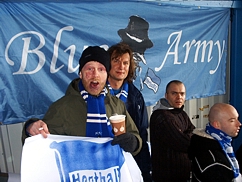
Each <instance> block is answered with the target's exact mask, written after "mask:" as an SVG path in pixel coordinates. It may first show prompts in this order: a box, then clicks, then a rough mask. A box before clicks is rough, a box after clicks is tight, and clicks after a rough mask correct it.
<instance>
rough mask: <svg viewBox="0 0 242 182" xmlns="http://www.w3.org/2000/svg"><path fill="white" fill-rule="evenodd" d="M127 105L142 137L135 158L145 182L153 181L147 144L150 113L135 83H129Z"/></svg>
mask: <svg viewBox="0 0 242 182" xmlns="http://www.w3.org/2000/svg"><path fill="white" fill-rule="evenodd" d="M125 105H126V108H127V110H128V112H129V114H130V116H131V118H132V119H133V121H134V123H135V125H136V127H137V128H138V130H139V134H140V137H141V139H142V148H141V151H140V152H139V153H138V154H137V155H136V156H135V157H134V159H135V161H136V162H137V164H138V166H139V168H140V170H141V172H142V176H143V178H144V182H148V181H150V182H151V177H150V172H151V161H150V152H149V147H148V144H147V140H148V132H147V129H148V113H147V108H146V105H145V102H144V98H143V96H142V94H141V92H140V91H139V90H138V89H137V88H136V87H135V86H134V85H133V83H129V90H128V98H127V101H126V103H125Z"/></svg>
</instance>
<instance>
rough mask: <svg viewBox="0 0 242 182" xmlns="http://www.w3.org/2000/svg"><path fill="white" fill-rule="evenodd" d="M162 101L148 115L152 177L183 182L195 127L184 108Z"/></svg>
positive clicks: (158, 179) (186, 173)
mask: <svg viewBox="0 0 242 182" xmlns="http://www.w3.org/2000/svg"><path fill="white" fill-rule="evenodd" d="M165 103H166V104H168V103H167V101H166V100H165V99H161V102H160V105H159V106H158V107H157V106H155V107H156V108H157V110H155V111H154V112H153V113H152V115H151V118H150V141H151V161H152V177H153V180H154V182H163V181H164V182H186V181H187V180H189V179H190V171H191V162H190V160H189V158H188V154H187V151H188V147H189V144H190V137H191V134H192V131H193V129H194V128H195V127H194V125H193V124H192V123H191V121H190V119H189V117H188V115H187V114H186V112H185V111H183V107H182V108H179V109H176V108H175V109H174V108H170V107H169V105H167V106H165V105H164V104H165Z"/></svg>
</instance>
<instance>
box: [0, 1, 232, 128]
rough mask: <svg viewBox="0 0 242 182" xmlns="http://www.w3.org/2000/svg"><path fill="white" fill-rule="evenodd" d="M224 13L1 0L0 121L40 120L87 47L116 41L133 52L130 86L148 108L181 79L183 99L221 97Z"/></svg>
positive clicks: (130, 4) (121, 4)
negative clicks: (185, 91)
mask: <svg viewBox="0 0 242 182" xmlns="http://www.w3.org/2000/svg"><path fill="white" fill-rule="evenodd" d="M229 15H230V9H229V8H215V7H211V8H210V7H202V6H181V5H172V4H166V3H160V2H134V1H130V2H120V1H116V2H105V1H96V2H88V1H82V2H76V1H71V0H70V1H68V2H66V1H63V0H60V1H58V2H56V1H16V2H14V1H12V2H9V1H4V2H1V3H0V22H1V24H0V38H1V42H0V69H1V71H0V74H1V77H0V122H1V123H2V124H11V123H17V122H23V121H26V120H27V119H28V118H30V117H39V118H42V117H43V115H44V113H45V112H46V111H47V109H48V107H49V105H50V104H51V103H52V102H54V101H56V100H57V99H59V98H60V97H62V96H63V95H64V93H65V90H66V88H67V86H68V84H69V83H70V82H71V80H72V79H74V78H76V77H78V75H77V72H78V67H79V65H78V60H79V58H80V56H81V53H82V51H83V50H84V49H85V48H86V47H87V46H91V45H99V46H101V47H103V48H105V49H108V48H109V47H110V46H111V45H113V44H116V43H118V42H120V41H123V42H126V43H127V44H129V45H130V47H131V48H132V49H133V51H134V59H135V61H136V63H137V68H136V75H135V76H136V77H135V81H134V84H135V85H136V86H137V88H138V89H140V91H141V92H142V94H143V95H144V99H145V102H146V104H147V106H149V105H153V104H155V102H156V101H157V100H159V99H160V98H161V97H164V94H165V93H164V92H165V86H166V84H167V83H168V82H169V81H171V80H173V79H178V80H181V81H182V82H184V84H185V86H186V89H187V95H186V97H187V99H193V98H201V97H208V96H213V95H219V94H224V93H225V80H226V79H225V76H226V57H227V44H228V38H227V37H228V24H229Z"/></svg>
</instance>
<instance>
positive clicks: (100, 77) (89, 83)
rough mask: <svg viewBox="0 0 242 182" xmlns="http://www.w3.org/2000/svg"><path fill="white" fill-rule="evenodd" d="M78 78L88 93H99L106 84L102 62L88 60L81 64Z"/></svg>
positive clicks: (105, 73)
mask: <svg viewBox="0 0 242 182" xmlns="http://www.w3.org/2000/svg"><path fill="white" fill-rule="evenodd" d="M80 78H81V79H82V83H83V86H84V88H85V89H86V91H87V92H88V93H90V94H91V95H99V94H100V92H101V91H102V89H103V88H104V86H105V84H106V80H107V71H106V68H105V66H104V65H103V64H101V63H99V62H97V61H89V62H87V63H86V64H85V65H84V66H83V68H82V70H81V72H80Z"/></svg>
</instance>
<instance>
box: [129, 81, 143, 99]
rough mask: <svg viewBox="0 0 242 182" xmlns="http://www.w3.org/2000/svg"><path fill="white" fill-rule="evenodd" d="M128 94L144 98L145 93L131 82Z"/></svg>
mask: <svg viewBox="0 0 242 182" xmlns="http://www.w3.org/2000/svg"><path fill="white" fill-rule="evenodd" d="M128 95H129V96H131V97H136V98H143V94H142V93H141V91H140V90H139V89H138V88H137V87H136V86H135V85H134V84H133V83H129V91H128ZM131 97H130V98H131Z"/></svg>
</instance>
